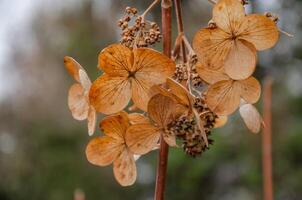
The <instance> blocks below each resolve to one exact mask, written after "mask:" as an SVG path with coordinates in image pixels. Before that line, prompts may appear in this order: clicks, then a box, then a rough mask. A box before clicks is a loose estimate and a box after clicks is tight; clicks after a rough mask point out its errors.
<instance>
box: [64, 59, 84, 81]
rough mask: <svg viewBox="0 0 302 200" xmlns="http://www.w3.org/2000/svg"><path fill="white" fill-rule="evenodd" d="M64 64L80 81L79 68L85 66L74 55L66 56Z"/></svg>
mask: <svg viewBox="0 0 302 200" xmlns="http://www.w3.org/2000/svg"><path fill="white" fill-rule="evenodd" d="M64 64H65V67H66V69H67V71H68V73H69V74H70V75H71V76H72V77H73V78H74V79H75V80H76V81H77V82H80V76H79V70H80V69H82V70H84V69H83V67H82V66H81V65H80V64H79V63H78V62H77V61H76V60H75V59H73V58H72V57H69V56H65V57H64Z"/></svg>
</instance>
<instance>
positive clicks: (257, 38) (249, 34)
mask: <svg viewBox="0 0 302 200" xmlns="http://www.w3.org/2000/svg"><path fill="white" fill-rule="evenodd" d="M239 38H240V39H244V40H246V41H248V42H250V43H252V44H253V45H254V46H255V47H256V49H257V50H259V51H261V50H265V49H269V48H271V47H273V46H274V45H275V44H276V43H277V41H278V38H279V31H278V28H277V25H276V24H275V22H273V21H272V20H271V19H269V18H267V17H266V16H263V15H257V14H252V15H247V16H246V17H245V19H244V21H243V22H242V25H241V27H240V34H239Z"/></svg>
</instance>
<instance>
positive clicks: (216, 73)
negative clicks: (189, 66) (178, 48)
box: [196, 63, 230, 84]
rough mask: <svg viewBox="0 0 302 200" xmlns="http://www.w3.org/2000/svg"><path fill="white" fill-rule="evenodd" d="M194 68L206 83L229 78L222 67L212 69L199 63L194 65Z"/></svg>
mask: <svg viewBox="0 0 302 200" xmlns="http://www.w3.org/2000/svg"><path fill="white" fill-rule="evenodd" d="M196 70H197V73H198V74H199V76H200V77H201V78H202V80H204V81H205V82H206V83H208V84H214V83H216V82H218V81H223V80H229V79H230V77H229V76H228V75H226V74H225V73H224V71H223V69H219V70H214V69H211V68H209V67H206V66H205V65H204V64H201V63H198V64H197V65H196Z"/></svg>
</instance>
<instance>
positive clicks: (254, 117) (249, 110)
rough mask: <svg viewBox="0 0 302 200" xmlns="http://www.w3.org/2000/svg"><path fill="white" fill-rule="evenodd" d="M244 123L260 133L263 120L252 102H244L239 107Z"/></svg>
mask: <svg viewBox="0 0 302 200" xmlns="http://www.w3.org/2000/svg"><path fill="white" fill-rule="evenodd" d="M239 113H240V116H241V117H242V119H243V121H244V124H245V125H246V127H247V128H248V129H249V130H250V131H251V132H252V133H259V131H260V129H261V125H262V124H263V120H262V117H261V115H260V114H259V112H258V110H257V109H256V108H255V106H253V105H252V104H243V105H241V106H240V108H239Z"/></svg>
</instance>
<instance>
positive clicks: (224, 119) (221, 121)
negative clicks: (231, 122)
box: [214, 115, 228, 128]
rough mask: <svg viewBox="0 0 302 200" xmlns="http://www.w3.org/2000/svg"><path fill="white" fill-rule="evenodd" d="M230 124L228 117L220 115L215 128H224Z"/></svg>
mask: <svg viewBox="0 0 302 200" xmlns="http://www.w3.org/2000/svg"><path fill="white" fill-rule="evenodd" d="M227 122H228V116H223V115H220V116H218V118H216V119H215V125H214V128H220V127H222V126H224V125H225V124H226V123H227Z"/></svg>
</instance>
